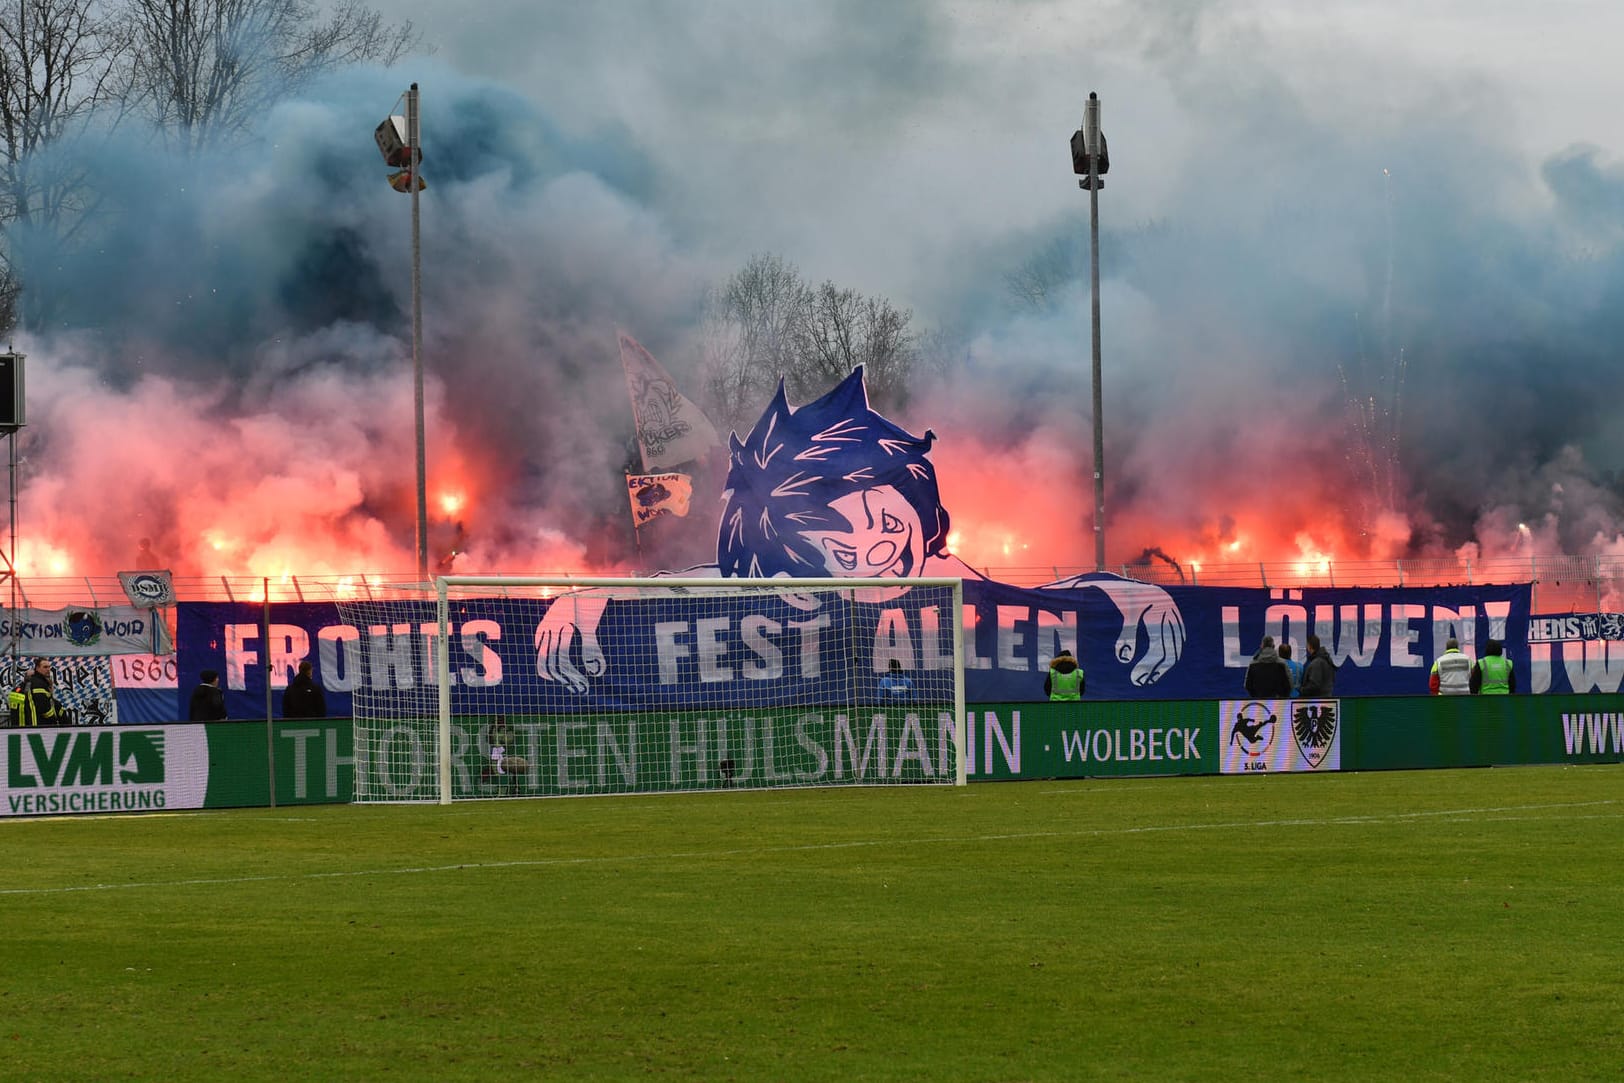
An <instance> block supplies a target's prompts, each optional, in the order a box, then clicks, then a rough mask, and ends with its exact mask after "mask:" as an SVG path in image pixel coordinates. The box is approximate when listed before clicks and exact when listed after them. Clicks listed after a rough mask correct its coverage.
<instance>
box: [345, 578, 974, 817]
mask: <svg viewBox="0 0 1624 1083" xmlns="http://www.w3.org/2000/svg"><path fill="white" fill-rule="evenodd" d="M338 605H339V611H340V614H341V616H342V618H343V621H344V622H345V623H346V624H348V625H350V626H351V627H353V628H355V629H356V632H357V634H358V635H359V636H361V637H362V638H363V639H364V640H365V649H364V650H362V651H361V652H360V654H361V657H362V658H364V659H365V664H366V670H367V672H366V674H365V676H364V677H363V678H362V679H361V680H359V681H358V682H357V684H356V687H355V690H354V692H353V714H354V718H355V797H356V800H357V801H362V802H379V801H441V802H449V801H452V800H463V799H468V798H479V797H507V796H513V797H552V796H565V795H583V794H615V793H668V792H674V791H690V790H718V789H729V788H733V789H767V788H777V787H789V786H842V785H895V784H919V783H926V784H928V783H938V784H941V783H945V784H949V785H952V784H959V785H962V784H963V783H964V780H965V769H964V759H963V757H962V756H961V754H960V749H962V748H963V746H964V739H963V738H964V735H963V724H964V648H963V587H962V583H961V581H960V580H958V579H944V578H937V579H878V580H865V579H783V578H780V579H770V580H761V579H720V578H716V579H693V578H647V579H645V578H639V579H582V578H540V577H538V578H511V577H478V576H452V577H445V578H441V579H439V580H437V581H436V583H435V590H434V591H433V592H430V591H427V590H419V591H415V592H413V591H401V590H399V589H396V590H395V591H394V592H393V593H392V595H391V596H390V597H388V598H385V599H366V600H359V599H357V600H350V601H341V602H339V603H338ZM417 673H422V674H424V675H426V676H427V677H428V678H429V679H428V680H426V681H423V680H418V679H416V678H415V677H414V674H417Z"/></svg>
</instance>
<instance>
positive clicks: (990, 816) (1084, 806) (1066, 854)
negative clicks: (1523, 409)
mask: <svg viewBox="0 0 1624 1083" xmlns="http://www.w3.org/2000/svg"><path fill="white" fill-rule="evenodd" d="M1621 783H1624V767H1619V766H1606V767H1569V768H1512V769H1494V770H1476V771H1452V772H1393V773H1374V774H1353V775H1323V776H1293V777H1285V776H1275V777H1266V778H1185V779H1152V780H1137V781H1111V782H1094V781H1089V782H1046V783H1045V782H1034V783H1019V784H1016V783H1008V784H981V785H973V786H969V787H964V788H958V789H954V788H951V787H907V788H894V789H844V790H832V789H829V790H808V791H796V792H784V791H779V792H771V793H768V792H760V793H751V792H738V793H726V794H713V795H688V796H673V797H629V798H593V799H570V800H548V801H488V802H473V803H468V804H461V805H456V806H451V807H439V806H424V807H415V806H396V807H376V806H374V807H344V806H333V807H316V808H298V809H281V810H272V809H263V810H251V811H239V812H228V813H186V814H176V815H165V816H123V817H108V818H94V819H92V818H77V819H71V818H70V819H54V820H34V821H23V822H7V823H4V824H0V840H3V846H4V854H5V861H4V866H5V874H4V883H3V886H0V907H3V908H4V915H5V937H6V944H7V950H6V953H5V957H4V966H3V968H0V1006H3V1009H4V1011H3V1016H0V1065H3V1068H0V1072H3V1074H4V1075H5V1077H6V1078H10V1079H19V1080H25V1079H26V1080H36V1079H39V1080H44V1079H111V1078H139V1079H162V1080H174V1079H211V1080H212V1079H229V1080H233V1081H246V1080H259V1079H265V1080H300V1079H310V1080H338V1079H350V1080H369V1079H391V1080H410V1079H423V1080H458V1079H468V1080H497V1079H518V1078H547V1079H619V1078H627V1079H631V1078H643V1077H648V1076H656V1077H674V1078H695V1079H707V1080H709V1079H784V1080H820V1079H822V1080H854V1079H917V1080H944V1079H954V1080H958V1079H969V1080H1018V1079H1090V1078H1102V1079H1145V1080H1225V1081H1233V1080H1236V1079H1245V1080H1254V1079H1291V1080H1303V1079H1315V1080H1339V1079H1347V1080H1355V1079H1357V1080H1364V1079H1403V1080H1405V1081H1406V1083H1413V1081H1418V1080H1434V1079H1436V1080H1460V1079H1516V1080H1542V1079H1548V1080H1562V1081H1571V1080H1580V1079H1616V1078H1618V1077H1619V1075H1620V1073H1621V1072H1624V935H1621V934H1620V929H1621V927H1624V862H1621V861H1620V859H1619V854H1620V845H1621V843H1624V803H1621V796H1624V795H1621Z"/></svg>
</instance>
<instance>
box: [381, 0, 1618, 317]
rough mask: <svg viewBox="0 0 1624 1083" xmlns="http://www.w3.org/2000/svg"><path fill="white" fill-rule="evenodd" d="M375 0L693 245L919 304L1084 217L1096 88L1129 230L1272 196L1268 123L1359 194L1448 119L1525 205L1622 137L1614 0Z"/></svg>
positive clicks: (1610, 156) (1114, 205) (1497, 185)
mask: <svg viewBox="0 0 1624 1083" xmlns="http://www.w3.org/2000/svg"><path fill="white" fill-rule="evenodd" d="M380 6H381V8H382V10H384V11H385V12H387V13H389V14H390V15H391V16H392V17H395V18H409V19H411V20H412V21H413V22H414V23H415V24H416V25H417V26H418V27H419V28H420V29H421V30H422V32H423V36H424V41H425V42H426V43H429V44H432V45H433V46H434V47H435V48H436V49H437V50H438V56H437V59H438V60H439V61H441V62H443V63H445V64H448V65H450V66H452V67H454V68H456V69H457V70H458V71H461V72H463V73H466V74H468V75H470V76H475V77H488V78H491V79H494V80H497V81H499V82H500V83H502V84H504V85H507V86H510V87H512V88H513V89H515V90H516V91H518V92H520V93H522V94H523V95H525V96H526V97H527V98H529V99H530V100H531V101H532V102H534V103H535V104H536V106H537V107H538V108H539V109H540V110H541V111H542V112H543V113H544V114H545V115H546V117H547V118H548V119H549V120H550V121H551V122H553V123H555V124H557V125H559V126H560V127H561V128H563V129H565V130H566V131H568V132H570V133H571V134H573V135H575V136H577V137H580V138H585V139H610V140H615V139H622V140H624V141H625V142H626V143H627V144H628V145H629V146H630V147H632V148H634V149H635V151H636V153H637V154H638V155H642V156H646V157H647V159H648V160H649V161H650V162H651V163H652V165H653V166H654V168H655V170H656V173H655V176H654V187H653V190H652V191H651V192H650V193H649V197H650V200H651V202H652V203H653V204H654V205H656V206H657V207H658V208H659V209H660V210H661V212H662V215H663V216H664V217H665V218H666V220H667V221H668V222H669V223H670V224H671V226H672V228H673V229H676V230H679V231H680V232H681V234H682V236H683V238H684V240H685V242H687V243H688V244H690V245H692V246H693V247H694V248H695V249H696V250H702V251H707V252H714V253H716V255H717V258H718V259H720V260H722V261H723V263H724V264H725V263H727V262H729V261H733V262H737V261H738V260H739V259H740V258H741V257H742V256H743V255H747V254H748V253H751V252H755V251H761V250H773V251H780V252H783V253H784V254H786V255H787V256H789V257H790V258H792V259H794V260H795V261H796V262H798V263H799V264H801V265H802V266H803V268H804V269H805V270H807V271H808V272H809V273H810V274H812V275H813V276H814V277H817V276H823V275H829V276H833V277H836V278H838V279H840V280H842V281H849V282H851V283H852V284H854V285H857V286H859V287H861V288H866V289H869V290H874V291H879V292H885V293H887V294H891V295H901V296H902V297H903V298H905V299H907V300H910V301H914V302H916V303H919V304H921V305H927V306H928V305H930V304H931V303H933V302H934V301H935V300H937V299H938V298H937V295H936V294H934V293H933V287H938V286H941V285H943V284H944V280H945V279H948V278H951V277H952V276H954V275H955V274H958V273H962V268H942V267H939V266H936V264H937V263H938V261H946V260H953V261H962V260H965V259H974V258H976V254H977V251H978V246H986V248H988V249H999V248H1000V247H1001V246H1002V245H1003V244H1005V243H1006V242H1008V240H1009V239H1010V238H1011V236H1012V235H1014V234H1019V233H1023V232H1028V231H1040V230H1046V229H1054V228H1056V227H1057V226H1061V225H1063V224H1064V223H1065V222H1066V220H1067V217H1068V216H1077V215H1081V214H1083V213H1085V211H1086V205H1085V202H1084V200H1083V198H1082V196H1081V194H1080V193H1079V192H1078V191H1077V190H1076V187H1075V185H1074V184H1073V182H1072V180H1071V177H1070V166H1069V161H1068V159H1067V156H1066V140H1067V137H1068V136H1069V134H1070V132H1071V130H1072V129H1073V128H1075V127H1076V126H1077V125H1078V124H1079V123H1080V121H1081V117H1082V109H1083V101H1084V100H1085V98H1086V96H1087V93H1088V92H1089V91H1090V90H1094V91H1097V92H1098V93H1099V94H1100V96H1101V98H1102V99H1103V116H1104V120H1105V129H1106V132H1107V135H1108V136H1109V138H1110V139H1111V145H1112V152H1113V163H1114V169H1115V179H1114V180H1113V182H1112V184H1111V187H1110V190H1109V191H1110V194H1109V196H1108V197H1107V201H1106V204H1105V209H1104V213H1105V214H1106V215H1107V216H1108V221H1113V220H1114V221H1115V222H1117V223H1123V222H1139V221H1145V220H1151V219H1163V218H1167V217H1168V216H1169V215H1171V214H1175V213H1178V212H1180V211H1182V210H1185V209H1187V208H1188V206H1189V200H1190V198H1191V189H1192V188H1205V189H1206V190H1207V193H1208V196H1209V198H1208V199H1207V200H1205V201H1204V202H1205V203H1206V205H1207V209H1208V210H1210V211H1211V212H1212V213H1222V209H1223V206H1224V204H1225V203H1226V202H1227V201H1229V200H1230V199H1236V200H1238V201H1240V202H1242V203H1253V202H1255V200H1253V199H1251V198H1248V197H1247V196H1246V195H1245V194H1244V191H1242V192H1239V193H1238V192H1236V191H1235V189H1237V188H1239V189H1243V190H1244V189H1248V188H1252V187H1254V186H1256V187H1261V188H1264V189H1268V188H1270V187H1272V186H1273V185H1274V184H1275V183H1277V179H1275V178H1270V177H1268V176H1263V177H1253V176H1251V175H1252V174H1254V173H1255V172H1256V171H1257V168H1258V167H1259V166H1262V167H1264V168H1265V169H1267V167H1268V166H1269V165H1270V164H1271V163H1274V159H1275V156H1276V155H1277V154H1280V153H1287V154H1293V155H1302V156H1312V155H1313V154H1314V153H1315V148H1314V147H1313V145H1312V138H1313V136H1310V137H1305V138H1304V139H1302V141H1300V142H1295V143H1293V144H1291V145H1288V146H1284V147H1280V146H1274V147H1271V146H1269V145H1268V133H1267V132H1266V131H1260V130H1259V129H1260V128H1265V129H1266V128H1268V127H1269V126H1271V125H1273V126H1276V127H1281V126H1303V127H1310V126H1313V127H1314V128H1315V129H1316V130H1315V133H1314V135H1315V136H1318V137H1331V136H1337V137H1339V139H1340V140H1343V141H1346V142H1349V143H1354V142H1357V143H1359V144H1361V146H1360V148H1359V149H1360V150H1361V151H1362V153H1361V154H1360V155H1359V156H1357V157H1349V159H1348V160H1346V161H1344V162H1340V163H1339V164H1341V165H1344V166H1345V167H1346V168H1348V169H1350V170H1354V171H1362V172H1363V174H1364V176H1365V178H1367V183H1368V185H1369V186H1370V187H1371V188H1372V189H1375V188H1376V187H1377V186H1378V184H1379V178H1380V176H1381V170H1382V169H1384V168H1387V169H1391V170H1392V173H1393V175H1394V176H1395V177H1396V178H1397V184H1398V185H1400V186H1401V187H1402V186H1403V185H1404V184H1405V182H1406V181H1405V178H1406V175H1407V174H1409V173H1413V172H1416V171H1419V170H1425V169H1428V168H1429V166H1428V164H1427V163H1425V162H1416V161H1414V160H1413V159H1414V158H1415V157H1416V156H1417V155H1418V154H1424V153H1425V143H1424V141H1423V142H1420V143H1412V142H1409V141H1408V140H1407V139H1406V135H1407V134H1408V133H1411V132H1415V131H1416V130H1418V129H1426V128H1447V129H1454V130H1455V131H1456V137H1457V138H1459V139H1462V140H1473V141H1481V142H1483V143H1486V144H1488V145H1490V146H1492V147H1494V148H1496V149H1497V150H1500V151H1503V152H1504V154H1505V156H1506V157H1505V158H1504V159H1503V160H1502V161H1501V162H1500V163H1499V171H1500V172H1501V173H1502V174H1504V175H1503V176H1499V177H1493V178H1485V180H1486V182H1487V186H1488V187H1491V188H1494V189H1501V188H1503V189H1504V190H1505V193H1506V198H1508V199H1512V200H1515V199H1523V198H1526V199H1529V200H1534V201H1539V200H1542V199H1544V198H1546V194H1545V193H1544V192H1543V191H1541V189H1540V186H1539V185H1538V184H1537V183H1534V182H1535V181H1536V179H1537V175H1536V174H1537V168H1538V166H1539V164H1540V163H1541V162H1543V161H1544V160H1545V159H1547V158H1548V157H1550V156H1552V155H1555V154H1557V153H1559V152H1562V151H1563V150H1565V149H1566V148H1569V147H1570V146H1572V145H1574V144H1581V143H1590V144H1595V145H1598V146H1600V147H1601V148H1602V149H1603V150H1604V151H1605V152H1606V156H1607V160H1608V161H1609V162H1610V163H1612V164H1613V165H1614V166H1615V168H1616V158H1615V156H1616V155H1617V154H1618V152H1619V150H1620V140H1621V139H1624V135H1621V130H1620V129H1621V126H1620V125H1619V124H1618V123H1617V120H1616V108H1617V107H1616V103H1617V102H1618V101H1619V100H1621V97H1624V65H1620V64H1618V63H1617V61H1616V55H1615V52H1614V50H1615V48H1616V43H1617V41H1619V40H1620V34H1621V32H1624V9H1621V8H1620V7H1619V6H1618V5H1616V4H1611V3H1605V2H1573V0H1565V2H1564V0H1558V2H1554V3H1546V4H1526V3H1512V2H1504V0H1456V2H1430V3H1419V4H1418V3H1398V2H1370V3H1350V2H1339V0H1332V2H1328V3H1316V4H1311V5H1303V4H1287V3H1259V2H1215V3H1123V4H1114V3H1103V2H1095V3H1090V2H1086V0H1052V2H1051V0H980V2H976V0H964V2H956V3H929V2H910V0H893V2H887V3H864V2H850V3H847V2H799V3H775V2H761V0H742V2H736V0H710V2H688V3H678V2H629V0H609V2H606V3H601V4H579V3H573V2H568V0H565V2H540V3H537V2H531V0H519V2H504V0H481V2H478V3H474V4H446V3H443V2H440V0H384V3H382V4H381V5H380ZM470 9H471V10H470ZM408 68H409V65H408V66H406V67H403V68H402V74H403V75H405V74H407V73H408V71H407V69H408ZM434 90H435V88H434V87H433V86H432V85H425V88H424V92H425V94H430V95H432V94H433V93H434ZM433 134H434V133H433V132H432V131H430V132H429V133H428V134H427V135H426V137H425V138H427V139H429V140H432V139H433ZM1281 134H1287V133H1281ZM1447 149H1448V150H1449V152H1450V153H1453V152H1454V148H1447ZM1254 155H1256V158H1254ZM1337 156H1338V157H1342V152H1341V150H1340V148H1339V149H1338V150H1337ZM1254 162H1255V163H1256V164H1254ZM1302 175H1303V174H1302V171H1301V168H1300V165H1299V166H1297V167H1293V168H1290V169H1289V170H1288V171H1287V173H1286V177H1287V179H1289V180H1291V181H1296V180H1298V179H1299V178H1300V177H1301V176H1302ZM1508 180H1509V181H1510V182H1511V183H1507V181H1508Z"/></svg>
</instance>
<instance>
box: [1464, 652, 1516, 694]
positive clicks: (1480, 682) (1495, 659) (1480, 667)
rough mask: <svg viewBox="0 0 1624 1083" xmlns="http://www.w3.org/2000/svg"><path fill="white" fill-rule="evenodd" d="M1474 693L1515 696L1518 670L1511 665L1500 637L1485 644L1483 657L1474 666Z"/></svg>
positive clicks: (1472, 685)
mask: <svg viewBox="0 0 1624 1083" xmlns="http://www.w3.org/2000/svg"><path fill="white" fill-rule="evenodd" d="M1471 687H1472V695H1474V696H1476V695H1484V696H1514V695H1516V694H1517V672H1516V670H1514V669H1513V668H1512V667H1511V659H1509V658H1507V657H1506V656H1505V653H1504V648H1502V647H1501V646H1500V641H1499V640H1498V639H1491V640H1489V641H1488V642H1487V643H1485V644H1483V657H1482V658H1479V659H1478V660H1477V663H1476V664H1475V665H1474V666H1472V684H1471Z"/></svg>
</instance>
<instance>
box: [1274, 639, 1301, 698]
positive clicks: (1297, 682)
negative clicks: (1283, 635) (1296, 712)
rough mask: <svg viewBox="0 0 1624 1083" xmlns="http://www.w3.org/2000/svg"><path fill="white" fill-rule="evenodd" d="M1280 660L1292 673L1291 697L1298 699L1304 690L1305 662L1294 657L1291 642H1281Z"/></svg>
mask: <svg viewBox="0 0 1624 1083" xmlns="http://www.w3.org/2000/svg"><path fill="white" fill-rule="evenodd" d="M1280 660H1281V661H1282V662H1284V663H1285V664H1286V669H1287V670H1288V671H1290V673H1291V698H1292V699H1296V698H1297V697H1298V696H1300V695H1301V694H1302V691H1303V664H1302V663H1301V662H1299V661H1297V660H1296V659H1294V658H1292V656H1291V644H1290V643H1282V644H1280Z"/></svg>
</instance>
